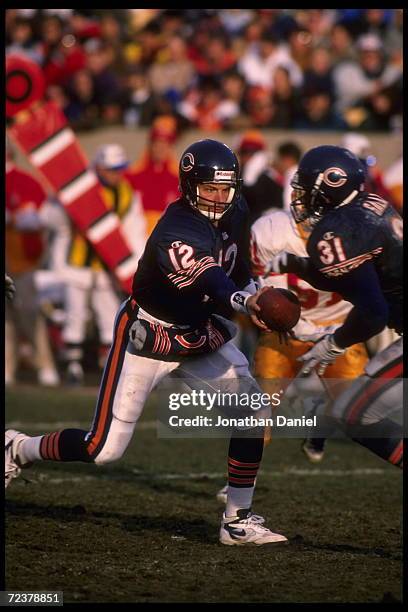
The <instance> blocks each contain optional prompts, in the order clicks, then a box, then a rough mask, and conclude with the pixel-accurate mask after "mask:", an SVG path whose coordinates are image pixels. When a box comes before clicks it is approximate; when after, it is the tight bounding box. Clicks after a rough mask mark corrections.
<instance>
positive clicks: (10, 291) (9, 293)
mask: <svg viewBox="0 0 408 612" xmlns="http://www.w3.org/2000/svg"><path fill="white" fill-rule="evenodd" d="M15 292H16V286H15V284H14V281H13V279H12V278H11V277H10V276H8V275H7V274H6V298H7V299H8V300H10V301H11V300H12V299H13V297H14V294H15Z"/></svg>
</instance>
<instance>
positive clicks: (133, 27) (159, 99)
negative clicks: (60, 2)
mask: <svg viewBox="0 0 408 612" xmlns="http://www.w3.org/2000/svg"><path fill="white" fill-rule="evenodd" d="M402 27H403V13H402V9H307V10H305V9H221V10H217V9H184V10H173V9H169V10H168V9H86V10H81V9H8V10H7V11H6V53H7V54H9V53H16V52H17V53H24V54H26V55H28V56H29V57H30V58H31V59H33V60H34V61H36V62H38V63H39V65H40V66H41V67H42V69H43V71H44V74H45V77H46V82H47V90H46V95H47V97H48V98H50V99H53V100H54V101H55V102H57V103H58V104H59V105H60V106H61V108H62V109H63V111H64V113H65V115H66V116H67V118H68V120H69V122H70V124H71V125H72V127H74V128H75V129H77V130H79V129H83V130H84V129H93V128H95V127H97V126H100V125H112V124H119V125H120V124H125V125H126V126H130V127H137V126H149V125H150V124H151V122H152V120H153V119H154V118H155V117H156V116H158V115H162V114H170V115H173V116H174V117H175V118H176V120H177V123H178V127H179V128H180V129H184V128H191V127H194V128H202V129H205V130H207V131H211V130H212V131H214V132H216V131H217V130H220V129H226V130H237V129H245V128H250V127H258V128H280V129H282V128H283V129H291V128H293V129H297V130H370V131H384V130H394V129H398V128H400V127H401V123H402Z"/></svg>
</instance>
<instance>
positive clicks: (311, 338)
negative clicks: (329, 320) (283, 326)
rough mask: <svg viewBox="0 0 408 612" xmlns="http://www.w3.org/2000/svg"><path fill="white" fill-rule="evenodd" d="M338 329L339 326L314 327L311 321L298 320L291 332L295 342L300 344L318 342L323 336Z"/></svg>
mask: <svg viewBox="0 0 408 612" xmlns="http://www.w3.org/2000/svg"><path fill="white" fill-rule="evenodd" d="M338 327H340V324H337V325H315V324H314V323H312V322H311V321H307V320H306V319H302V318H300V319H299V322H298V323H297V324H296V325H295V327H294V328H293V329H292V332H293V335H294V337H295V338H296V340H300V341H301V342H319V340H321V339H322V338H323V336H327V334H334V332H335V331H336V329H337V328H338Z"/></svg>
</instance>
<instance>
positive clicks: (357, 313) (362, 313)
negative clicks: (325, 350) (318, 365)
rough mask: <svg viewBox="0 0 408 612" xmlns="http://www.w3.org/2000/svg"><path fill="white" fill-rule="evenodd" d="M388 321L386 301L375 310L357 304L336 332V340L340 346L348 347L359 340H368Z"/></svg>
mask: <svg viewBox="0 0 408 612" xmlns="http://www.w3.org/2000/svg"><path fill="white" fill-rule="evenodd" d="M387 322H388V308H387V306H386V304H385V303H384V304H383V305H382V306H380V307H377V308H376V309H375V310H374V309H372V308H370V309H368V308H359V307H356V306H355V307H354V308H352V310H350V312H349V314H348V316H347V318H346V320H345V321H344V323H343V325H341V326H340V327H339V328H338V329H336V331H335V332H334V334H333V337H334V341H335V342H336V344H337V346H339V347H340V348H346V347H348V346H352V345H353V344H357V343H358V342H367V340H369V339H370V338H372V337H373V336H376V335H377V334H379V333H380V332H382V330H383V329H384V327H385V326H386V325H387Z"/></svg>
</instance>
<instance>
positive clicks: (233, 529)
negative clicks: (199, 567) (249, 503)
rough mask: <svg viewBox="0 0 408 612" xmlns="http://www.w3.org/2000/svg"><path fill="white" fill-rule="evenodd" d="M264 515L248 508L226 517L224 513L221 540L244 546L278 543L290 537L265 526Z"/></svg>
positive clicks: (230, 544)
mask: <svg viewBox="0 0 408 612" xmlns="http://www.w3.org/2000/svg"><path fill="white" fill-rule="evenodd" d="M264 522H265V521H264V519H263V517H261V516H259V515H257V514H252V512H251V511H250V510H248V509H242V510H238V511H237V516H232V517H228V518H227V517H226V516H225V514H223V517H222V520H221V529H220V542H221V544H226V545H227V546H237V545H238V546H242V545H244V544H255V545H256V546H261V545H262V544H277V543H283V542H287V541H288V539H287V538H285V536H283V535H281V534H280V533H273V531H271V530H270V529H268V528H267V527H264Z"/></svg>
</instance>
